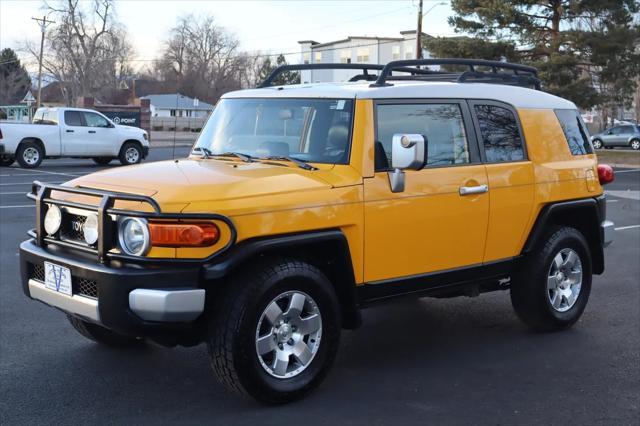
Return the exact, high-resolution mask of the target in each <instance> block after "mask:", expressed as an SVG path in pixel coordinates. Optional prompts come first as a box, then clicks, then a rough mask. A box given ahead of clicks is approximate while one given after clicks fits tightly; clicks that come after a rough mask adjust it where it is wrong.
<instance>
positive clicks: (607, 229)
mask: <svg viewBox="0 0 640 426" xmlns="http://www.w3.org/2000/svg"><path fill="white" fill-rule="evenodd" d="M600 227H601V228H602V237H603V241H602V243H603V245H604V246H605V247H606V246H608V245H609V244H611V243H612V242H613V234H614V233H615V232H616V231H615V229H614V227H615V224H614V223H613V222H611V221H610V220H605V221H603V222H602V223H601V224H600Z"/></svg>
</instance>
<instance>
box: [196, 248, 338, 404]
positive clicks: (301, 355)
mask: <svg viewBox="0 0 640 426" xmlns="http://www.w3.org/2000/svg"><path fill="white" fill-rule="evenodd" d="M338 303H339V302H338V300H337V297H336V295H335V292H334V290H333V286H332V285H331V283H330V282H329V280H328V279H327V278H326V277H325V276H324V274H323V273H322V272H321V271H319V270H318V269H317V268H315V267H314V266H312V265H309V264H307V263H303V262H300V261H297V260H291V259H276V260H272V261H271V262H268V263H263V264H262V265H260V266H256V267H254V268H251V269H250V270H247V271H246V272H245V273H242V274H240V275H238V276H237V277H236V279H233V280H232V282H231V283H230V284H229V287H228V289H227V291H226V294H225V295H224V296H223V297H221V298H220V300H219V303H218V307H217V308H216V309H215V312H216V314H215V315H216V318H215V319H214V322H213V325H212V327H211V335H210V337H209V339H208V341H207V346H208V349H209V354H210V357H211V366H212V368H213V370H214V372H215V374H216V376H217V377H218V379H219V380H220V381H221V382H222V384H223V385H225V386H226V387H227V388H228V389H230V390H232V391H234V392H235V393H237V394H239V395H241V396H244V397H249V396H250V397H253V398H255V399H257V400H259V401H262V402H265V403H269V404H280V403H285V402H289V401H293V400H295V399H298V398H301V397H302V396H304V395H306V394H307V393H308V392H310V391H311V390H312V389H314V388H315V387H316V386H318V385H319V384H320V382H321V381H322V380H323V379H324V377H325V376H326V374H327V373H328V371H329V369H330V367H331V364H332V363H333V360H334V358H335V354H336V351H337V349H338V343H339V339H340V329H341V327H340V314H339V305H338Z"/></svg>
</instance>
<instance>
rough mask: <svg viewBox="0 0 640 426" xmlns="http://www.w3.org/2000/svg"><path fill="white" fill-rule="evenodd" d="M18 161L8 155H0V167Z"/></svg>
mask: <svg viewBox="0 0 640 426" xmlns="http://www.w3.org/2000/svg"><path fill="white" fill-rule="evenodd" d="M14 161H16V159H15V158H13V157H10V156H8V155H0V167H9V166H10V165H12V164H13V162H14Z"/></svg>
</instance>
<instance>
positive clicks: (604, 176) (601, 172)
mask: <svg viewBox="0 0 640 426" xmlns="http://www.w3.org/2000/svg"><path fill="white" fill-rule="evenodd" d="M614 179H615V173H614V172H613V168H612V167H611V166H610V165H608V164H599V165H598V180H599V181H600V185H606V184H607V183H611V182H613V180H614Z"/></svg>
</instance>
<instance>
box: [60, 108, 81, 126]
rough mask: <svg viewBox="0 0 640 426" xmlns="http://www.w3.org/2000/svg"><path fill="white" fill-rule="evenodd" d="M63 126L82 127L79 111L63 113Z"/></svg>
mask: <svg viewBox="0 0 640 426" xmlns="http://www.w3.org/2000/svg"><path fill="white" fill-rule="evenodd" d="M64 124H66V125H67V126H82V113H81V112H80V111H65V112H64Z"/></svg>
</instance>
